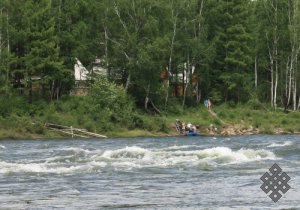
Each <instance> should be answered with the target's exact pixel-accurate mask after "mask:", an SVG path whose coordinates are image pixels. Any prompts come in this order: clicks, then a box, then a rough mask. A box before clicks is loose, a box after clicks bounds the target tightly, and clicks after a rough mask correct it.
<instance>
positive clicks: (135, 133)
mask: <svg viewBox="0 0 300 210" xmlns="http://www.w3.org/2000/svg"><path fill="white" fill-rule="evenodd" d="M72 117H73V118H74V119H73V118H72ZM136 118H137V119H135V120H136V122H135V127H133V126H130V127H128V126H126V125H124V126H123V127H121V126H120V124H118V125H117V126H116V127H113V125H112V123H111V122H108V124H109V125H110V126H109V128H112V129H107V130H105V129H97V128H96V127H95V126H93V122H92V121H88V119H85V120H84V123H83V124H80V122H79V123H78V121H76V119H75V116H70V115H69V114H65V113H62V112H60V113H59V115H58V113H56V112H53V115H52V118H49V117H46V118H45V117H44V118H43V117H41V116H34V117H33V116H18V115H11V116H8V117H5V118H4V117H2V118H0V139H60V138H71V136H70V135H69V134H65V133H61V132H58V131H51V130H48V129H47V128H46V127H45V126H44V125H45V123H48V122H49V119H50V120H51V123H58V124H63V125H65V126H74V127H78V128H82V129H86V130H88V131H92V132H95V133H99V134H102V135H106V136H108V137H111V138H122V137H145V136H147V137H158V136H177V135H180V134H179V133H178V132H177V131H176V129H175V124H174V122H175V121H176V119H180V120H181V121H184V122H186V123H192V124H194V125H198V126H199V127H200V128H199V131H200V133H201V135H204V136H234V135H254V134H299V133H300V113H299V112H283V111H282V110H280V109H278V110H271V109H268V108H264V107H262V108H260V109H254V108H251V107H249V106H237V107H229V106H227V105H221V106H216V107H214V108H213V110H212V111H211V112H209V111H208V110H207V109H206V108H205V107H204V106H202V105H199V106H197V107H195V108H190V109H188V110H185V111H184V112H182V113H176V114H168V115H165V116H152V115H147V114H140V115H139V116H138V117H136Z"/></svg>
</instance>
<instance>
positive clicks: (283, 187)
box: [260, 163, 291, 203]
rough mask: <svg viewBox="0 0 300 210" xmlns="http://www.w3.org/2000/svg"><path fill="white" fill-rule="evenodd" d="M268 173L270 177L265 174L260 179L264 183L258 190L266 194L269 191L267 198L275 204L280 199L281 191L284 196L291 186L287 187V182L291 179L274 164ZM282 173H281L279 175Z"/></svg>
mask: <svg viewBox="0 0 300 210" xmlns="http://www.w3.org/2000/svg"><path fill="white" fill-rule="evenodd" d="M269 171H270V172H271V174H272V175H270V174H269V173H268V172H266V173H265V174H264V175H263V176H262V177H260V179H261V180H262V181H263V182H264V183H263V184H262V185H261V186H260V188H261V189H262V190H263V191H264V192H265V193H266V194H268V193H269V192H270V191H271V194H270V195H269V197H270V198H271V199H272V200H273V201H274V202H275V203H276V202H277V201H278V200H279V199H280V198H281V197H282V195H281V193H280V192H279V191H281V192H282V193H283V194H285V193H286V192H287V191H288V190H289V189H290V188H291V186H290V185H288V183H287V182H288V181H290V180H291V178H290V177H289V176H288V175H287V174H286V173H285V172H282V169H281V168H280V167H279V166H278V165H277V164H276V163H275V164H274V165H273V166H272V167H271V168H270V169H269ZM281 172H282V173H281Z"/></svg>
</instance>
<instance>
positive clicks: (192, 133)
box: [185, 132, 200, 136]
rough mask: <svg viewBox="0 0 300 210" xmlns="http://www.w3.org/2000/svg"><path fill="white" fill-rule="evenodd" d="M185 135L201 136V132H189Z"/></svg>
mask: <svg viewBox="0 0 300 210" xmlns="http://www.w3.org/2000/svg"><path fill="white" fill-rule="evenodd" d="M185 136H200V133H197V132H188V133H186V134H185Z"/></svg>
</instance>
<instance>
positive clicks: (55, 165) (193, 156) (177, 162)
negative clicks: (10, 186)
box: [0, 145, 277, 174]
mask: <svg viewBox="0 0 300 210" xmlns="http://www.w3.org/2000/svg"><path fill="white" fill-rule="evenodd" d="M51 154H52V156H51V157H47V158H45V159H41V158H38V157H37V158H35V159H32V160H31V159H29V160H28V159H27V160H18V161H10V162H7V161H3V160H0V173H21V172H23V173H54V174H70V173H90V172H101V171H104V170H105V168H106V167H110V168H113V169H117V170H122V169H124V170H130V169H133V168H146V167H158V168H160V167H161V168H164V167H176V166H177V167H180V166H184V167H191V168H193V167H199V168H201V166H205V167H207V166H210V167H218V166H224V165H229V164H244V163H248V162H253V161H260V160H275V159H276V158H277V157H276V155H275V154H274V153H273V152H272V151H269V150H265V149H258V150H254V149H247V148H241V149H239V150H232V149H231V148H229V147H212V148H206V149H199V148H198V147H197V146H195V145H184V146H176V145H174V146H170V147H165V148H159V149H146V148H142V147H138V146H126V147H123V148H119V149H114V150H97V149H96V150H88V149H82V148H78V147H68V148H63V149H56V150H53V151H51Z"/></svg>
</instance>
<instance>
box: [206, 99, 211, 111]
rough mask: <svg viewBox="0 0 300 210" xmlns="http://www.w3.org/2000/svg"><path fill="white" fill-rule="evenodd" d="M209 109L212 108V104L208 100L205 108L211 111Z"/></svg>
mask: <svg viewBox="0 0 300 210" xmlns="http://www.w3.org/2000/svg"><path fill="white" fill-rule="evenodd" d="M211 107H212V103H211V101H210V99H208V100H207V108H208V110H211Z"/></svg>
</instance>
